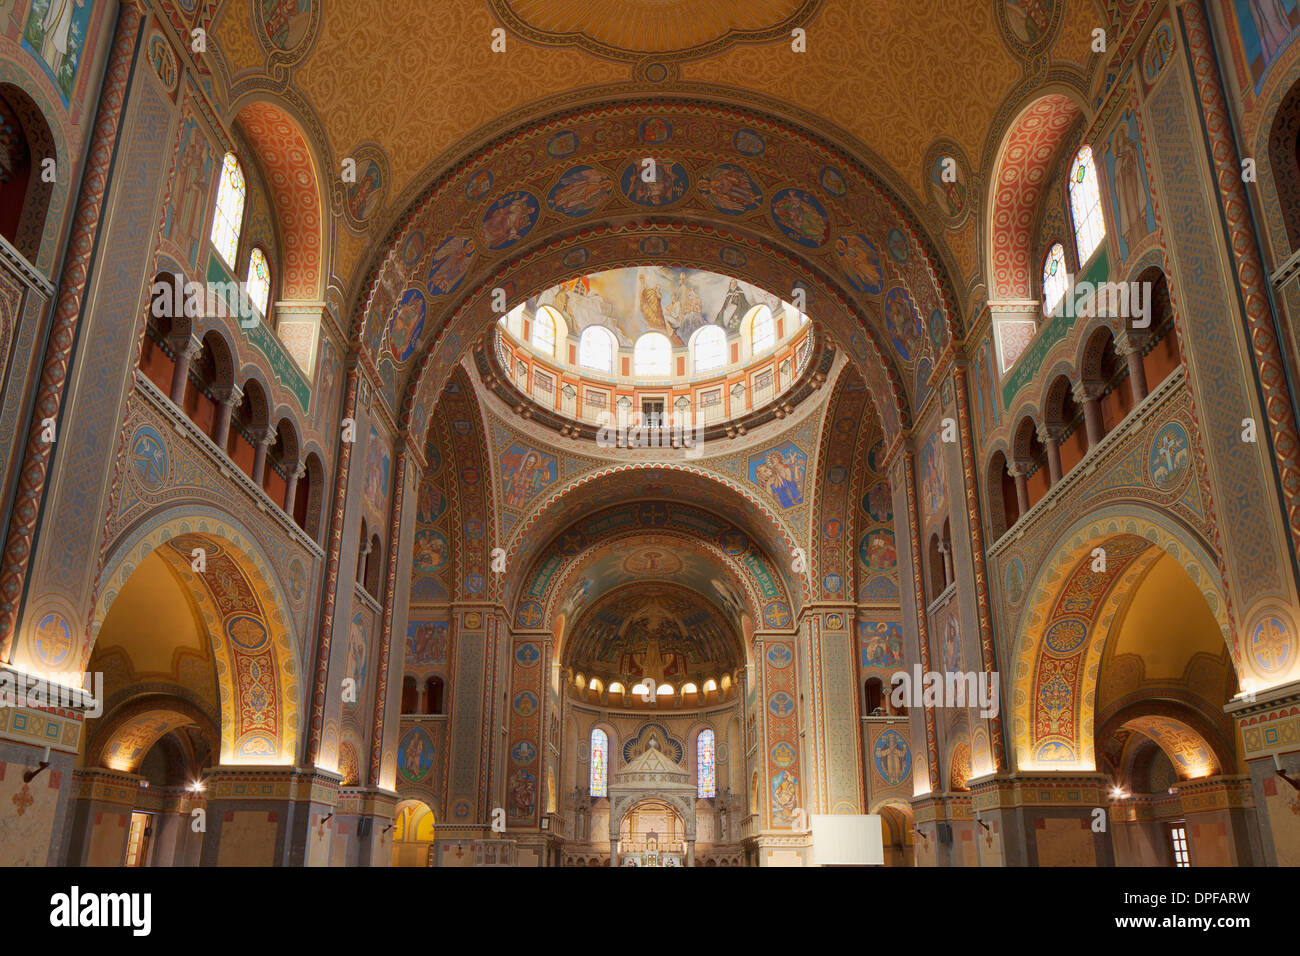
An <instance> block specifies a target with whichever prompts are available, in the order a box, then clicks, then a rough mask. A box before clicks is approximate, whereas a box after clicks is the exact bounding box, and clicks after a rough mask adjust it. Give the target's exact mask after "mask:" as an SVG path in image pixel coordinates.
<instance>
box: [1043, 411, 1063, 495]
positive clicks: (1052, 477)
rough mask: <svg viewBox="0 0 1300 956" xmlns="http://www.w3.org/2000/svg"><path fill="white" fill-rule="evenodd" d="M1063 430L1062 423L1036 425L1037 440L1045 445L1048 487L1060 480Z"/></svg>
mask: <svg viewBox="0 0 1300 956" xmlns="http://www.w3.org/2000/svg"><path fill="white" fill-rule="evenodd" d="M1064 431H1065V426H1063V425H1039V426H1038V440H1039V441H1041V442H1042V443H1043V444H1044V445H1045V446H1047V477H1048V485H1049V487H1050V486H1051V485H1054V484H1056V483H1057V482H1058V481H1060V480H1061V435H1062V433H1063V432H1064Z"/></svg>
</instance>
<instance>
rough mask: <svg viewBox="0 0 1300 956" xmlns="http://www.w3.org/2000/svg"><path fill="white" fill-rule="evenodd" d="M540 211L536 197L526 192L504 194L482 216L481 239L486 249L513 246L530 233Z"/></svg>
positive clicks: (522, 190)
mask: <svg viewBox="0 0 1300 956" xmlns="http://www.w3.org/2000/svg"><path fill="white" fill-rule="evenodd" d="M540 211H541V209H540V207H539V205H538V203H537V197H536V196H534V195H533V194H532V193H530V192H528V191H527V190H525V189H517V190H515V191H514V192H509V193H506V194H505V195H504V196H502V197H501V198H500V199H498V200H497V201H496V202H494V203H493V204H492V205H491V206H489V207H488V210H487V212H486V213H484V214H483V225H482V230H483V238H484V239H485V240H486V241H487V246H488V248H489V249H504V248H506V247H507V246H513V245H514V244H515V243H516V242H518V241H519V240H520V239H522V238H524V236H526V235H528V233H530V232H531V231H532V229H533V226H534V225H535V224H536V223H537V216H538V213H539V212H540Z"/></svg>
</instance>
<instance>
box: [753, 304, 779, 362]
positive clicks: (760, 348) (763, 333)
mask: <svg viewBox="0 0 1300 956" xmlns="http://www.w3.org/2000/svg"><path fill="white" fill-rule="evenodd" d="M753 316H754V317H753V318H752V319H750V325H749V347H750V350H751V351H752V352H753V353H754V354H755V355H760V354H762V353H763V352H766V351H767V350H768V349H770V348H772V347H773V346H774V345H776V319H774V318H772V310H771V309H769V308H768V307H767V306H765V305H760V306H759V307H758V308H757V309H755V310H754V312H753Z"/></svg>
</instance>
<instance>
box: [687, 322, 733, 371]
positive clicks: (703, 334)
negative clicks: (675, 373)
mask: <svg viewBox="0 0 1300 956" xmlns="http://www.w3.org/2000/svg"><path fill="white" fill-rule="evenodd" d="M691 354H692V356H693V362H694V365H695V372H696V374H699V373H701V372H712V371H713V370H714V369H719V368H722V366H724V365H726V364H727V333H726V332H724V331H723V330H722V326H720V325H706V326H705V327H704V328H702V329H700V330H699V331H698V332H696V333H695V338H694V340H693V341H692V343H691Z"/></svg>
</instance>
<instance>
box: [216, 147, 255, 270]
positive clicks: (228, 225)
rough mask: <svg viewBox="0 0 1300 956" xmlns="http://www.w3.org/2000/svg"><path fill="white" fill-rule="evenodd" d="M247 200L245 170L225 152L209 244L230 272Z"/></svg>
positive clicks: (231, 154) (233, 155)
mask: <svg viewBox="0 0 1300 956" xmlns="http://www.w3.org/2000/svg"><path fill="white" fill-rule="evenodd" d="M247 198H248V187H247V185H245V183H244V170H243V169H242V168H241V167H240V165H239V160H238V159H237V158H236V157H235V154H234V153H226V158H225V159H223V160H222V161H221V186H220V187H219V188H218V189H217V208H216V211H215V212H214V213H213V216H212V245H213V246H214V247H216V250H217V252H219V253H220V254H221V258H222V259H225V260H226V265H228V266H229V267H230V268H231V269H234V268H235V256H236V255H237V254H238V253H239V227H240V226H241V225H242V224H243V222H244V200H245V199H247Z"/></svg>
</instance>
